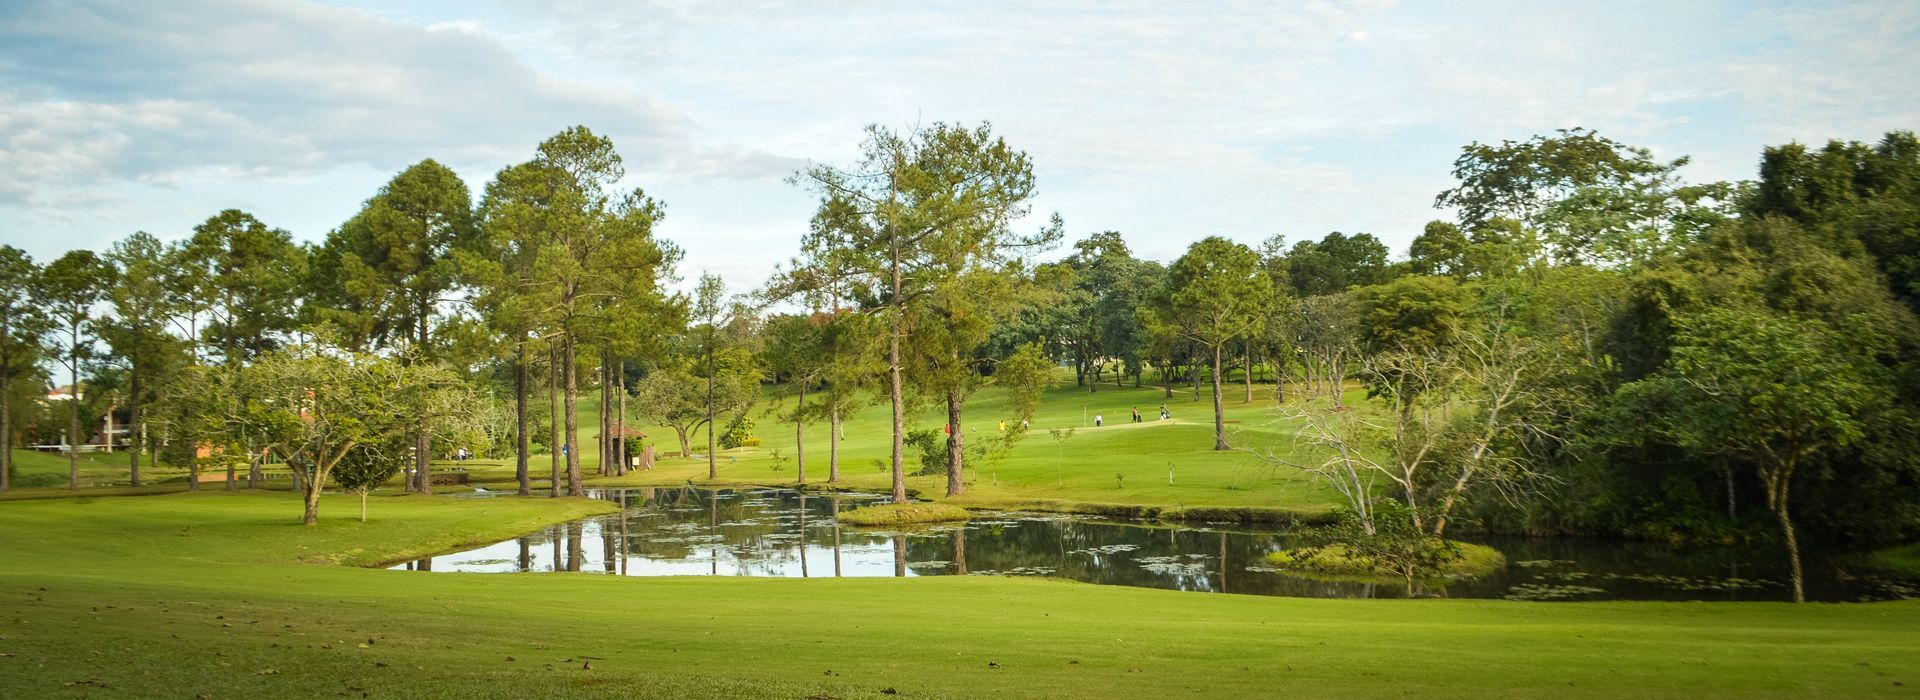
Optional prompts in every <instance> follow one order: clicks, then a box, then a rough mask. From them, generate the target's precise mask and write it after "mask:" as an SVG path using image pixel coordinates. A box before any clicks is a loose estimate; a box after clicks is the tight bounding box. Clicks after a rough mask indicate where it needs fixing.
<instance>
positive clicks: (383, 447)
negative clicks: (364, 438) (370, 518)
mask: <svg viewBox="0 0 1920 700" xmlns="http://www.w3.org/2000/svg"><path fill="white" fill-rule="evenodd" d="M409 442H410V441H409V440H407V439H406V438H405V437H404V436H400V437H396V438H394V439H390V440H388V441H387V444H372V445H365V446H363V447H362V448H361V449H355V450H350V451H348V452H347V455H346V456H345V457H342V458H340V461H339V462H337V463H335V464H334V465H333V472H332V474H331V476H332V477H333V483H335V484H338V485H339V486H340V488H343V489H346V490H347V491H350V492H353V493H356V494H359V495H360V522H363V523H364V522H366V521H367V495H368V494H370V493H373V490H374V489H377V488H380V485H381V484H384V483H387V480H389V479H392V478H393V477H394V476H396V475H398V474H399V473H400V470H401V468H403V467H404V466H405V465H406V459H405V455H406V454H407V450H408V449H409V447H411V446H410V445H409V444H408V443H409Z"/></svg>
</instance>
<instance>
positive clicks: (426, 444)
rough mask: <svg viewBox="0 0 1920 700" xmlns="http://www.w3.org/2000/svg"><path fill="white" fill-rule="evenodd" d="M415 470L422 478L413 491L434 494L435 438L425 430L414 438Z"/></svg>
mask: <svg viewBox="0 0 1920 700" xmlns="http://www.w3.org/2000/svg"><path fill="white" fill-rule="evenodd" d="M413 470H414V474H416V475H418V476H419V478H420V483H419V484H418V485H417V486H415V487H414V489H413V490H414V491H416V492H418V493H423V494H430V493H433V438H432V436H429V435H427V432H426V431H424V430H422V431H420V432H419V433H417V434H415V435H414V436H413Z"/></svg>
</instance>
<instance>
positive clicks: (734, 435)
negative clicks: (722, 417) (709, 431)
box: [720, 416, 760, 450]
mask: <svg viewBox="0 0 1920 700" xmlns="http://www.w3.org/2000/svg"><path fill="white" fill-rule="evenodd" d="M749 441H751V442H749ZM759 444H760V439H759V438H756V437H754V436H753V419H752V418H748V417H746V416H740V417H738V418H735V419H733V422H732V423H730V424H728V425H727V430H726V432H723V433H721V434H720V449H723V450H731V449H734V448H736V447H749V446H754V445H759Z"/></svg>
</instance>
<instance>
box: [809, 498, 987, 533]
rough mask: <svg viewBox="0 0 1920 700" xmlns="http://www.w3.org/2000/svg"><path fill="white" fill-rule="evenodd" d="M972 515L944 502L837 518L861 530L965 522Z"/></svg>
mask: <svg viewBox="0 0 1920 700" xmlns="http://www.w3.org/2000/svg"><path fill="white" fill-rule="evenodd" d="M970 517H972V516H970V515H968V514H967V510H966V509H965V508H961V507H959V506H953V505H948V504H945V503H925V502H910V503H883V504H879V505H872V506H866V507H862V508H855V509H853V510H848V511H841V513H840V514H839V515H838V516H836V519H837V520H839V521H840V522H842V523H845V524H847V525H854V526H860V527H889V526H895V525H920V524H926V523H956V522H966V521H967V519H968V518H970Z"/></svg>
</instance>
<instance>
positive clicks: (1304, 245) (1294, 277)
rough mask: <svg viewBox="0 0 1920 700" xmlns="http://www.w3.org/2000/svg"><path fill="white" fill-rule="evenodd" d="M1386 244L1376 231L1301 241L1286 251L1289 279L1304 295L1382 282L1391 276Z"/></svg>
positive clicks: (1328, 235) (1320, 293)
mask: <svg viewBox="0 0 1920 700" xmlns="http://www.w3.org/2000/svg"><path fill="white" fill-rule="evenodd" d="M1387 253H1388V251H1387V246H1386V245H1385V244H1383V243H1381V242H1380V240H1379V239H1377V238H1374V237H1373V234H1368V233H1356V234H1354V235H1352V236H1348V235H1346V234H1343V233H1340V232H1339V231H1335V232H1333V233H1329V234H1327V235H1326V237H1324V238H1321V239H1320V240H1319V241H1318V242H1315V241H1300V242H1298V243H1295V244H1293V248H1292V249H1291V250H1289V251H1288V252H1287V269H1288V280H1289V281H1291V282H1292V283H1293V289H1294V292H1295V293H1296V294H1297V295H1298V296H1300V297H1302V298H1305V297H1312V296H1320V295H1323V294H1335V293H1339V292H1344V291H1346V290H1348V289H1350V288H1352V287H1357V286H1364V285H1369V284H1380V283H1382V282H1385V281H1387V278H1388V277H1390V276H1392V274H1393V273H1392V269H1391V267H1390V266H1388V264H1387Z"/></svg>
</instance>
